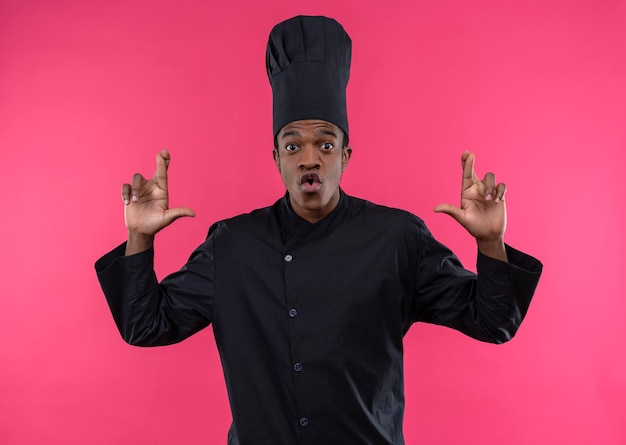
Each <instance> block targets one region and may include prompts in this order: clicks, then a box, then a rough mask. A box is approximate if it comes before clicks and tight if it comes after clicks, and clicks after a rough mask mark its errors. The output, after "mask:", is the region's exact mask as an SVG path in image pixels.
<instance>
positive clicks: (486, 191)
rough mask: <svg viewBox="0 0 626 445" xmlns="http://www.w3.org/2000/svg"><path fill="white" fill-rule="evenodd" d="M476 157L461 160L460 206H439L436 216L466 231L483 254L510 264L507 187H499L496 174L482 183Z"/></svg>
mask: <svg viewBox="0 0 626 445" xmlns="http://www.w3.org/2000/svg"><path fill="white" fill-rule="evenodd" d="M474 161H475V156H474V154H473V153H470V152H468V151H465V152H464V153H463V155H462V156H461V163H462V166H463V181H462V186H461V206H460V207H456V206H454V205H452V204H439V205H438V206H436V207H435V212H441V213H447V214H448V215H450V216H452V217H453V218H454V219H455V220H456V221H457V222H458V223H459V224H461V225H462V226H463V227H464V228H465V230H467V231H468V232H469V233H470V234H471V235H472V236H473V237H474V238H476V243H477V244H478V250H479V251H480V252H481V253H482V254H483V255H487V256H489V257H492V258H496V259H498V260H501V261H507V260H508V259H507V254H506V249H505V246H504V231H505V230H506V204H505V203H504V194H505V193H506V186H505V185H504V184H503V183H499V184H496V177H495V175H494V174H493V173H491V172H489V173H487V174H486V175H485V176H484V178H483V179H482V181H481V180H480V179H478V176H477V175H476V172H475V171H474Z"/></svg>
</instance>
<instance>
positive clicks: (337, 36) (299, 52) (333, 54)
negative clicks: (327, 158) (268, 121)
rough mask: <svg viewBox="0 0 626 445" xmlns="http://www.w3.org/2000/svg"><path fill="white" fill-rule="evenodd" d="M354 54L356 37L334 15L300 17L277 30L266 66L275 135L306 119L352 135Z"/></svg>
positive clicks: (274, 33)
mask: <svg viewBox="0 0 626 445" xmlns="http://www.w3.org/2000/svg"><path fill="white" fill-rule="evenodd" d="M351 56H352V41H351V40H350V37H349V36H348V34H347V33H346V32H345V31H344V29H343V27H342V26H341V25H340V24H339V23H337V21H336V20H334V19H330V18H327V17H308V16H297V17H293V18H291V19H289V20H286V21H284V22H281V23H279V24H278V25H276V26H275V27H274V28H273V29H272V32H271V33H270V36H269V41H268V42H267V55H266V68H267V76H268V77H269V80H270V84H271V86H272V94H273V99H274V100H273V129H274V137H276V136H277V135H278V132H279V131H280V129H281V128H282V127H284V126H285V125H287V124H288V123H290V122H293V121H297V120H302V119H321V120H325V121H328V122H331V123H333V124H335V125H337V126H338V127H339V128H341V129H342V130H343V131H344V132H345V134H346V136H347V135H348V114H347V111H346V87H347V85H348V79H349V77H350V60H351ZM346 142H347V141H346Z"/></svg>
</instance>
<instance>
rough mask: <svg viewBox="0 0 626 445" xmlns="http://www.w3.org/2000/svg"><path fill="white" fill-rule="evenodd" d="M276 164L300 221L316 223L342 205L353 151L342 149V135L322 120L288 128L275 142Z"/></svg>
mask: <svg viewBox="0 0 626 445" xmlns="http://www.w3.org/2000/svg"><path fill="white" fill-rule="evenodd" d="M276 141H277V148H275V149H274V162H276V166H277V167H278V171H279V172H280V174H281V176H282V178H283V183H284V184H285V187H287V191H288V192H289V198H290V202H291V207H292V208H293V210H294V212H296V214H298V215H299V216H300V217H302V218H304V219H306V220H307V221H309V222H313V223H314V222H317V221H319V220H320V219H322V218H323V217H324V216H326V215H328V214H329V213H330V212H331V211H332V210H333V209H334V208H335V207H336V206H337V203H338V202H339V181H340V180H341V175H342V173H343V171H344V169H345V168H346V166H347V165H348V161H349V160H350V155H351V154H352V149H351V148H349V147H343V142H344V136H343V132H342V131H341V130H340V129H339V127H337V126H336V125H334V124H331V123H330V122H326V121H321V120H302V121H295V122H291V123H289V124H287V125H285V126H284V127H283V128H282V129H281V130H280V131H279V132H278V136H277V138H276Z"/></svg>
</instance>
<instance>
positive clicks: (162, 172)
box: [154, 149, 170, 190]
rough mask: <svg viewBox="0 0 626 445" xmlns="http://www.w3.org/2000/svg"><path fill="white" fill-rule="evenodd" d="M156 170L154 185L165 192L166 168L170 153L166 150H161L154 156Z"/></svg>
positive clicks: (168, 163)
mask: <svg viewBox="0 0 626 445" xmlns="http://www.w3.org/2000/svg"><path fill="white" fill-rule="evenodd" d="M156 164H157V169H156V173H155V178H154V179H155V180H156V184H157V186H158V187H159V188H161V189H163V190H167V167H168V166H169V165H170V153H169V151H167V149H163V150H161V152H160V153H158V154H157V156H156Z"/></svg>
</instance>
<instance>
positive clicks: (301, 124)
mask: <svg viewBox="0 0 626 445" xmlns="http://www.w3.org/2000/svg"><path fill="white" fill-rule="evenodd" d="M301 131H314V132H316V133H332V134H335V135H338V134H339V133H340V131H339V127H337V125H335V124H333V123H331V122H328V121H323V120H318V119H307V120H299V121H293V122H290V123H288V124H287V125H285V126H284V127H283V128H281V130H280V132H279V133H278V136H279V137H281V136H285V135H287V134H300V132H301Z"/></svg>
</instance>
